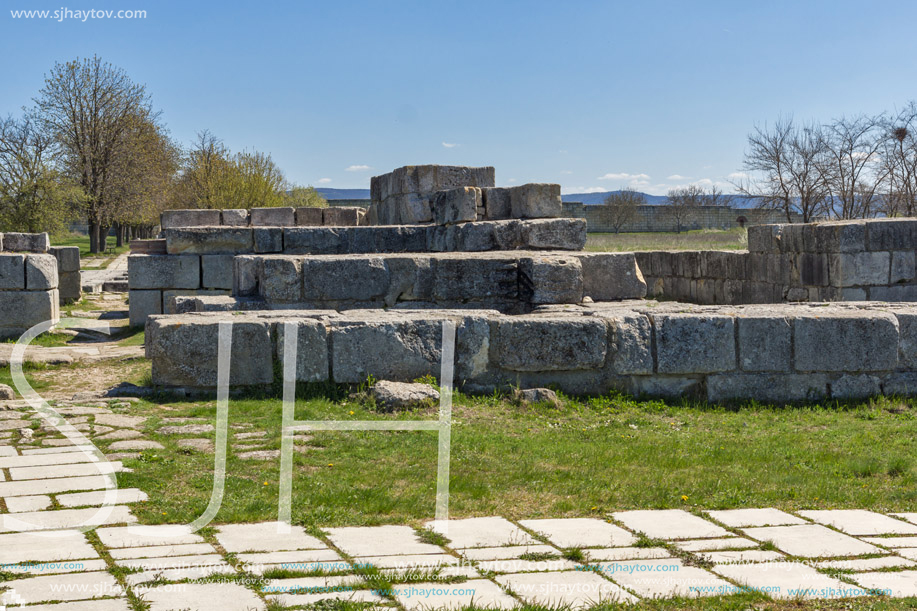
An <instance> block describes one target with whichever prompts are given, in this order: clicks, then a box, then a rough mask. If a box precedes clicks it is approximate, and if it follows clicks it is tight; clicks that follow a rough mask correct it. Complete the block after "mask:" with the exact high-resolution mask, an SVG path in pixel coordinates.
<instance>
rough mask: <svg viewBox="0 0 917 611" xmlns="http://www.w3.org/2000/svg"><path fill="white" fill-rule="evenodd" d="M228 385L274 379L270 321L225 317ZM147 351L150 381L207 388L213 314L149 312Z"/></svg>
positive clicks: (213, 355)
mask: <svg viewBox="0 0 917 611" xmlns="http://www.w3.org/2000/svg"><path fill="white" fill-rule="evenodd" d="M224 320H228V321H230V323H231V324H232V331H231V334H230V337H231V338H232V345H231V347H230V365H229V383H230V385H231V386H248V385H260V384H270V383H271V382H272V381H273V379H274V367H273V345H272V342H271V325H270V324H269V323H267V322H263V321H258V320H247V319H245V317H243V316H233V317H229V318H228V319H224ZM146 342H147V356H148V357H149V358H150V359H151V360H152V361H153V384H157V385H165V386H187V387H197V388H213V387H215V386H216V385H217V373H218V369H217V363H218V354H219V319H218V318H216V317H208V316H206V315H205V316H201V317H200V320H194V321H191V320H189V319H188V318H187V316H186V317H183V318H182V319H181V320H176V319H174V318H172V317H168V316H162V317H159V316H154V317H152V318H150V319H149V321H148V322H147V326H146Z"/></svg>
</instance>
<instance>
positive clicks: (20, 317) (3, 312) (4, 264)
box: [0, 233, 60, 339]
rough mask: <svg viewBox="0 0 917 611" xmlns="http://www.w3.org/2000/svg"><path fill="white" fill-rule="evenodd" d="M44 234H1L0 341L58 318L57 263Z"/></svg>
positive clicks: (17, 335) (16, 336) (13, 337)
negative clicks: (49, 251) (49, 252)
mask: <svg viewBox="0 0 917 611" xmlns="http://www.w3.org/2000/svg"><path fill="white" fill-rule="evenodd" d="M49 249H50V242H49V240H48V234H47V233H40V234H32V233H5V234H0V339H16V338H18V337H19V336H20V335H22V334H23V333H24V332H25V331H27V330H28V329H30V328H31V327H32V326H34V325H36V324H38V323H42V322H45V321H52V322H54V323H56V322H57V321H58V320H59V318H60V296H59V294H58V271H57V269H58V261H57V259H56V258H55V257H54V255H50V254H48V250H49Z"/></svg>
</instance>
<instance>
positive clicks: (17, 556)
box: [0, 530, 99, 565]
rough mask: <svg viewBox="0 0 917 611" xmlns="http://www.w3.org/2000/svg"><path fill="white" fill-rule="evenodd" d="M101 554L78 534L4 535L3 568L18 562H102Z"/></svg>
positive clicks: (0, 539)
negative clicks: (100, 559)
mask: <svg viewBox="0 0 917 611" xmlns="http://www.w3.org/2000/svg"><path fill="white" fill-rule="evenodd" d="M98 557H99V554H98V553H97V552H96V550H95V549H94V548H93V547H92V545H90V544H89V541H88V540H87V539H86V535H84V534H83V533H81V532H79V531H76V530H65V531H60V532H57V533H55V536H53V537H51V536H48V533H44V535H38V534H33V533H16V534H10V535H0V564H2V565H10V564H15V563H17V562H28V561H30V560H33V561H35V562H57V561H67V560H81V559H87V558H98Z"/></svg>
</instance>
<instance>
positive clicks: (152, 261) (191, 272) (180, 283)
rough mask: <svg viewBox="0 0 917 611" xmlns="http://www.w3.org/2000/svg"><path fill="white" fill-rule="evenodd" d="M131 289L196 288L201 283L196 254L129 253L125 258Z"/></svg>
mask: <svg viewBox="0 0 917 611" xmlns="http://www.w3.org/2000/svg"><path fill="white" fill-rule="evenodd" d="M127 274H128V284H129V285H130V287H131V289H132V290H134V289H162V288H171V289H196V288H200V285H201V258H200V256H198V255H131V256H129V257H128V258H127Z"/></svg>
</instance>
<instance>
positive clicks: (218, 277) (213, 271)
mask: <svg viewBox="0 0 917 611" xmlns="http://www.w3.org/2000/svg"><path fill="white" fill-rule="evenodd" d="M232 259H233V255H201V283H202V285H203V287H204V288H205V289H231V288H232Z"/></svg>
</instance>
